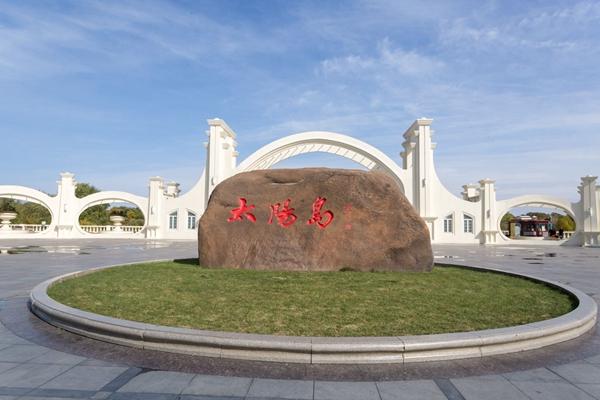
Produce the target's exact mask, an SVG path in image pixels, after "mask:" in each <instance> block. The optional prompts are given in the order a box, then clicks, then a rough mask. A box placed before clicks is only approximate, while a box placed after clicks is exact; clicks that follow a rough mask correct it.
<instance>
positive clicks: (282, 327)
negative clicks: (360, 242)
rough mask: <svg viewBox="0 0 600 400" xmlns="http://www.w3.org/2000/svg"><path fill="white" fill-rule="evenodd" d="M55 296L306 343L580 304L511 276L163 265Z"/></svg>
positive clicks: (509, 321) (97, 279)
mask: <svg viewBox="0 0 600 400" xmlns="http://www.w3.org/2000/svg"><path fill="white" fill-rule="evenodd" d="M49 295H50V297H52V298H54V299H55V300H57V301H59V302H61V303H64V304H67V305H69V306H72V307H76V308H80V309H83V310H86V311H91V312H94V313H98V314H102V315H109V316H113V317H117V318H123V319H128V320H134V321H141V322H148V323H152V324H159V325H170V326H178V327H188V328H200V329H210V330H219V331H232V332H247V333H265V334H275V335H298V336H393V335H419V334H430V333H442V332H463V331H473V330H479V329H488V328H499V327H504V326H512V325H519V324H525V323H529V322H534V321H540V320H544V319H548V318H553V317H556V316H559V315H561V314H564V313H567V312H569V311H571V310H572V308H573V306H574V303H573V300H572V299H571V297H570V296H569V295H567V294H565V293H562V292H560V291H558V290H555V289H552V288H550V287H548V286H546V285H543V284H538V283H534V282H532V281H529V280H526V279H520V278H515V277H510V276H506V275H502V274H496V273H489V272H478V271H473V270H469V269H465V268H457V267H446V266H436V268H434V270H433V272H431V273H395V272H271V271H252V270H230V269H206V268H201V267H198V266H194V265H190V263H189V262H187V263H186V262H157V263H146V264H137V265H129V266H123V267H116V268H110V269H105V270H102V271H100V272H95V273H91V274H88V275H85V276H82V277H78V278H74V279H68V280H66V281H64V282H61V283H58V284H56V285H54V286H52V287H51V288H50V290H49Z"/></svg>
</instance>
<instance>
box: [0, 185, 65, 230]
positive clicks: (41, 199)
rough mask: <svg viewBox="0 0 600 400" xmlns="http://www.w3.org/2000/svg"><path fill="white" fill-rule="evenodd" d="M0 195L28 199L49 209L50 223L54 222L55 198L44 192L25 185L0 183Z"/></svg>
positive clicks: (22, 199)
mask: <svg viewBox="0 0 600 400" xmlns="http://www.w3.org/2000/svg"><path fill="white" fill-rule="evenodd" d="M0 197H4V198H9V199H15V200H20V201H28V202H31V203H36V204H39V205H41V206H44V207H45V208H47V209H48V211H50V217H51V218H52V224H53V223H54V217H55V214H56V213H55V211H56V210H54V208H55V207H56V202H57V198H56V197H52V196H49V195H48V194H46V193H44V192H40V191H39V190H36V189H32V188H30V187H27V186H17V185H0Z"/></svg>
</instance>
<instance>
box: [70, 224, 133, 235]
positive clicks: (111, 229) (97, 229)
mask: <svg viewBox="0 0 600 400" xmlns="http://www.w3.org/2000/svg"><path fill="white" fill-rule="evenodd" d="M81 229H82V230H83V231H84V232H86V233H92V234H102V233H131V234H134V233H139V232H141V231H142V229H144V227H143V226H133V225H122V226H113V225H81Z"/></svg>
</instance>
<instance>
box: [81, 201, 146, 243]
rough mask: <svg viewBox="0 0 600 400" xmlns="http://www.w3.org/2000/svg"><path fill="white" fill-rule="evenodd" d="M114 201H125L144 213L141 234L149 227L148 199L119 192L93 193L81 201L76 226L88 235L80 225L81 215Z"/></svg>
mask: <svg viewBox="0 0 600 400" xmlns="http://www.w3.org/2000/svg"><path fill="white" fill-rule="evenodd" d="M113 201H123V202H128V203H131V204H133V205H135V206H136V207H138V208H139V209H140V210H141V211H142V214H143V215H144V226H143V228H142V230H141V232H143V231H144V229H145V228H146V226H147V225H148V199H147V198H146V197H141V196H136V195H134V194H131V193H127V192H118V191H103V192H98V193H93V194H90V195H88V196H85V197H83V198H81V199H79V208H78V210H77V213H76V214H75V226H77V229H78V230H79V231H80V232H81V233H83V234H85V235H88V233H86V232H84V231H83V229H81V225H79V216H80V215H81V213H82V212H84V211H85V210H86V209H88V208H90V207H92V206H97V205H100V204H105V203H110V202H113Z"/></svg>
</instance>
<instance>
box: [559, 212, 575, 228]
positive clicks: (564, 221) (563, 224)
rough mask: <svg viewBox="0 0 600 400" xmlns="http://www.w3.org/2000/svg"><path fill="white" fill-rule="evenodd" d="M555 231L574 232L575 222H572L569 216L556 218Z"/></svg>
mask: <svg viewBox="0 0 600 400" xmlns="http://www.w3.org/2000/svg"><path fill="white" fill-rule="evenodd" d="M556 229H562V230H565V231H574V230H575V221H574V220H573V218H571V216H570V215H561V216H560V217H558V221H557V222H556Z"/></svg>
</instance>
